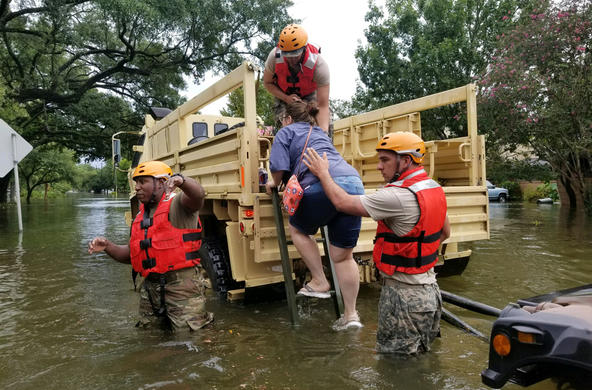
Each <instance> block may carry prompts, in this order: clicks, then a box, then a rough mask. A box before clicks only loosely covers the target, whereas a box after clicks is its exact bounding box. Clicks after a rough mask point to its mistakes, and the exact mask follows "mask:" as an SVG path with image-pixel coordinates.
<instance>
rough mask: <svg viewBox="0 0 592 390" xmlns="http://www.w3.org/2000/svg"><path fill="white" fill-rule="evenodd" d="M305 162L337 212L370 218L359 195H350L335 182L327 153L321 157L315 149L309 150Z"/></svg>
mask: <svg viewBox="0 0 592 390" xmlns="http://www.w3.org/2000/svg"><path fill="white" fill-rule="evenodd" d="M303 162H304V164H305V165H306V166H307V167H308V169H309V170H310V171H311V172H312V173H313V174H314V175H315V176H316V177H318V178H319V180H320V181H321V185H322V186H323V190H324V191H325V194H327V197H328V198H329V200H330V201H331V203H333V205H334V206H335V208H336V209H337V210H339V211H341V212H343V213H347V214H350V215H359V216H362V217H369V216H370V214H368V212H367V211H366V209H365V208H364V206H363V205H362V201H360V196H359V195H350V194H348V193H347V192H345V191H344V190H343V188H341V187H339V186H338V185H337V183H335V182H334V181H333V179H332V178H331V175H330V174H329V159H328V158H327V153H323V157H321V156H319V154H318V153H317V152H316V151H315V150H314V149H313V148H307V150H306V154H305V155H304V160H303Z"/></svg>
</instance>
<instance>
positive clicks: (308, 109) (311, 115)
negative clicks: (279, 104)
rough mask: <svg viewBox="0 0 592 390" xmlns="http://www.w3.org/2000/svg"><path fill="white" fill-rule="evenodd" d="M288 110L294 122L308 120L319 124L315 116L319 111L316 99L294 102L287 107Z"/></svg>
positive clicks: (312, 123) (313, 123)
mask: <svg viewBox="0 0 592 390" xmlns="http://www.w3.org/2000/svg"><path fill="white" fill-rule="evenodd" d="M286 112H287V113H288V115H290V116H291V117H292V120H293V121H294V122H307V123H310V124H311V125H313V126H315V125H316V124H317V120H316V119H315V117H316V116H317V114H318V112H319V107H318V106H317V102H315V101H314V100H313V101H310V102H305V101H299V102H292V103H290V104H288V106H287V107H286Z"/></svg>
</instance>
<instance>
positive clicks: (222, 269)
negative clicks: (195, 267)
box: [199, 238, 232, 296]
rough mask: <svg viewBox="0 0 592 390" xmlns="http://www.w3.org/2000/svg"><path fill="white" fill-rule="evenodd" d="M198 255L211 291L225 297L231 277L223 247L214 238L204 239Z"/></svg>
mask: <svg viewBox="0 0 592 390" xmlns="http://www.w3.org/2000/svg"><path fill="white" fill-rule="evenodd" d="M199 253H200V257H201V265H202V267H203V268H204V270H205V271H206V273H207V275H208V278H209V279H210V284H211V285H212V290H213V291H214V292H216V293H217V294H218V295H219V296H226V293H227V292H228V290H229V289H230V285H231V283H232V277H231V273H230V266H229V262H228V255H227V252H226V249H225V248H224V245H223V244H222V242H221V241H220V240H218V239H216V238H205V239H203V240H202V243H201V248H200V250H199Z"/></svg>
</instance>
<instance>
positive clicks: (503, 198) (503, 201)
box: [497, 194, 507, 203]
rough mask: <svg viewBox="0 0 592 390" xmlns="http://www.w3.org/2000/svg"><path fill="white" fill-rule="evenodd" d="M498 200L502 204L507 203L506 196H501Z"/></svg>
mask: <svg viewBox="0 0 592 390" xmlns="http://www.w3.org/2000/svg"><path fill="white" fill-rule="evenodd" d="M497 199H498V201H499V202H500V203H506V200H507V199H506V194H499V196H498V198H497Z"/></svg>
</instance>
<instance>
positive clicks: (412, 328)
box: [376, 279, 442, 355]
mask: <svg viewBox="0 0 592 390" xmlns="http://www.w3.org/2000/svg"><path fill="white" fill-rule="evenodd" d="M441 314H442V297H441V296H440V289H439V288H438V283H433V284H418V285H413V284H406V283H403V282H399V281H396V280H394V279H384V280H383V286H382V291H381V293H380V302H379V304H378V331H377V334H376V350H377V351H378V352H382V353H399V354H408V355H409V354H415V353H420V352H426V351H429V350H430V344H431V343H432V341H434V339H435V337H436V336H438V335H439V333H440V316H441Z"/></svg>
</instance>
